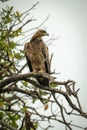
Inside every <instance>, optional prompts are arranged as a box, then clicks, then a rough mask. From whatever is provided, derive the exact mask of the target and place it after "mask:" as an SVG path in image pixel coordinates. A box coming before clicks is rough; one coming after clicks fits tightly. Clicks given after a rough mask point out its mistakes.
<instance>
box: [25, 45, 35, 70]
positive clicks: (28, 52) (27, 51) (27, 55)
mask: <svg viewBox="0 0 87 130" xmlns="http://www.w3.org/2000/svg"><path fill="white" fill-rule="evenodd" d="M24 51H25V56H26V60H27V64H28V66H29V69H30V71H31V72H32V71H33V68H32V65H31V60H30V55H31V54H30V44H29V43H25V45H24Z"/></svg>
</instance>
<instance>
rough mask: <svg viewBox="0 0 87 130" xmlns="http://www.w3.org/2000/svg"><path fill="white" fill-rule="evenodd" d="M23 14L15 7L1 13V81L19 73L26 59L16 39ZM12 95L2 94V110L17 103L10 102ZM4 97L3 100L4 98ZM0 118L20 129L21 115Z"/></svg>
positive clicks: (0, 113)
mask: <svg viewBox="0 0 87 130" xmlns="http://www.w3.org/2000/svg"><path fill="white" fill-rule="evenodd" d="M21 17H22V14H21V13H20V12H18V11H14V8H13V7H6V8H5V9H2V11H1V12H0V72H1V73H0V80H4V79H6V77H10V76H11V75H13V74H14V73H18V69H19V68H18V67H19V63H20V62H21V59H23V57H24V52H23V51H22V50H21V49H19V47H20V45H19V44H18V43H17V42H15V38H17V37H19V36H20V35H21V34H22V27H21V25H20V24H21ZM8 95H11V97H12V94H11V93H9V94H4V93H3V94H0V96H1V97H0V109H1V110H6V109H7V110H8V109H9V110H10V104H11V103H12V104H13V106H14V104H15V103H13V102H11V101H9V100H8V98H9V96H8ZM2 97H3V98H2ZM1 110H0V118H2V119H4V120H5V121H6V122H7V123H8V124H9V125H11V126H13V127H14V128H18V124H17V121H18V120H20V114H15V113H14V114H12V113H10V112H9V111H7V112H6V111H4V112H3V111H1Z"/></svg>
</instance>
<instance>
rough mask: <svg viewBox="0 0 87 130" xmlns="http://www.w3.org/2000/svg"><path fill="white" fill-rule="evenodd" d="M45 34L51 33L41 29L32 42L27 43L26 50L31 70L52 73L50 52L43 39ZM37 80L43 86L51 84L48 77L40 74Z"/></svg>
mask: <svg viewBox="0 0 87 130" xmlns="http://www.w3.org/2000/svg"><path fill="white" fill-rule="evenodd" d="M43 36H49V34H48V33H47V32H46V31H45V30H41V29H39V30H38V31H37V32H36V33H35V34H34V35H33V36H32V38H31V40H30V42H27V43H25V46H24V50H25V55H26V59H27V63H28V66H29V69H30V72H35V73H38V72H42V73H48V74H50V59H49V52H48V47H47V45H46V44H45V43H44V41H43V40H42V37H43ZM37 81H38V82H39V84H41V85H43V86H49V80H48V79H47V78H44V77H39V76H38V77H37Z"/></svg>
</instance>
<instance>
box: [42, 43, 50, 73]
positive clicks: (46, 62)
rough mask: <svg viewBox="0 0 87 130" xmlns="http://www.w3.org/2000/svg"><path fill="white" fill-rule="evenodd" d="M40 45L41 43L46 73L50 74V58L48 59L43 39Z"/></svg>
mask: <svg viewBox="0 0 87 130" xmlns="http://www.w3.org/2000/svg"><path fill="white" fill-rule="evenodd" d="M41 45H42V54H43V56H44V65H45V69H46V72H47V73H48V74H50V59H49V51H48V47H47V46H46V44H45V43H44V42H43V41H42V43H41Z"/></svg>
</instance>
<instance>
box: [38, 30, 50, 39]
mask: <svg viewBox="0 0 87 130" xmlns="http://www.w3.org/2000/svg"><path fill="white" fill-rule="evenodd" d="M36 34H37V35H38V36H39V37H43V36H49V34H48V33H47V32H46V31H45V30H38V31H37V32H36Z"/></svg>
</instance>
